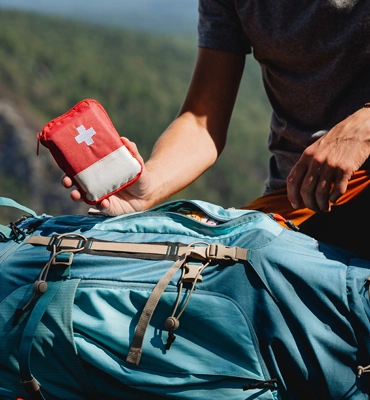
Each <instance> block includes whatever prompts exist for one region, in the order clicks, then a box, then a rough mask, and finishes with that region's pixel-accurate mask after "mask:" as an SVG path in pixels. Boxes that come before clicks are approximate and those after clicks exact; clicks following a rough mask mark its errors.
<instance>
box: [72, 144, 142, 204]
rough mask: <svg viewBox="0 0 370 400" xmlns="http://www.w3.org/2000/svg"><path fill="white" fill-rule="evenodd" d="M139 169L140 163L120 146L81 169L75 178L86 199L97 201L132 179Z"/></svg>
mask: <svg viewBox="0 0 370 400" xmlns="http://www.w3.org/2000/svg"><path fill="white" fill-rule="evenodd" d="M140 170H141V165H140V163H139V162H138V161H137V160H136V158H134V157H133V156H132V155H131V153H130V152H129V151H128V150H127V148H126V147H125V146H122V147H120V148H119V149H117V150H116V151H114V152H112V153H110V154H109V155H108V156H106V157H104V158H102V159H101V160H99V161H98V162H96V163H94V164H92V165H90V167H88V168H86V169H84V170H83V171H81V172H80V173H79V174H77V175H76V176H75V179H76V182H77V183H78V184H79V185H80V186H81V187H82V188H83V190H84V191H85V192H86V193H87V196H86V197H87V199H88V200H90V201H97V200H98V199H100V198H101V197H104V196H106V195H107V194H108V193H111V192H113V191H115V190H117V189H118V188H119V187H121V186H123V185H124V184H126V183H127V182H129V181H131V180H132V179H134V178H135V176H136V175H137V174H138V173H140Z"/></svg>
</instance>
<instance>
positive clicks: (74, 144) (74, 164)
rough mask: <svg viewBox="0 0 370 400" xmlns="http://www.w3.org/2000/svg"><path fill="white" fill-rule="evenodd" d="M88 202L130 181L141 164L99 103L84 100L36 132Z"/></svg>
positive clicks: (139, 170)
mask: <svg viewBox="0 0 370 400" xmlns="http://www.w3.org/2000/svg"><path fill="white" fill-rule="evenodd" d="M37 139H38V142H41V144H42V145H44V146H45V147H47V148H48V149H49V150H50V152H51V154H52V156H53V157H54V159H55V161H56V162H57V164H58V165H59V167H60V168H61V169H62V170H63V171H64V172H65V173H66V174H67V175H68V176H69V177H70V178H71V179H72V180H73V182H74V184H75V185H76V186H77V187H78V189H79V190H80V192H81V194H82V196H83V198H84V200H85V201H86V203H88V204H97V203H99V202H101V201H102V200H103V199H105V198H107V197H109V196H111V195H112V194H113V193H116V192H118V191H119V190H122V189H123V188H125V187H127V186H129V185H131V184H132V183H134V182H135V181H136V180H137V179H138V178H139V176H140V174H141V171H142V165H141V163H140V162H139V160H138V159H137V158H135V157H134V156H133V155H132V154H131V152H130V151H129V150H128V149H127V147H126V146H125V145H124V144H123V143H122V141H121V139H120V136H119V134H118V132H117V131H116V129H115V127H114V126H113V123H112V121H111V120H110V118H109V116H108V114H107V112H106V111H105V110H104V108H103V106H102V105H101V104H100V103H99V102H98V101H96V100H94V99H85V100H82V101H80V102H79V103H78V104H76V105H75V106H74V107H73V108H71V109H70V110H69V111H68V112H66V113H65V114H63V115H61V116H59V117H57V118H55V119H53V120H52V121H50V122H49V123H48V124H47V125H46V126H45V127H44V129H43V130H42V131H41V132H39V133H38V134H37Z"/></svg>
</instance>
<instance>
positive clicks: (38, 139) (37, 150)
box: [36, 132, 41, 156]
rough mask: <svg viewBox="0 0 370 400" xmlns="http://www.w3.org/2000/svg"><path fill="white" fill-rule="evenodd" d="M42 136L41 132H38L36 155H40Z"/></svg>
mask: <svg viewBox="0 0 370 400" xmlns="http://www.w3.org/2000/svg"><path fill="white" fill-rule="evenodd" d="M40 136H41V132H39V133H38V134H37V136H36V137H37V145H36V155H37V156H38V155H39V152H40Z"/></svg>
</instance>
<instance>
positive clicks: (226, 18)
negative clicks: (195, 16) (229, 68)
mask: <svg viewBox="0 0 370 400" xmlns="http://www.w3.org/2000/svg"><path fill="white" fill-rule="evenodd" d="M198 46H199V47H208V48H211V49H215V50H222V51H228V52H232V53H244V54H245V53H251V45H250V43H249V41H248V38H247V36H246V35H245V33H244V31H243V28H242V25H241V22H240V19H239V17H238V14H237V12H236V9H235V5H234V1H233V0H199V22H198Z"/></svg>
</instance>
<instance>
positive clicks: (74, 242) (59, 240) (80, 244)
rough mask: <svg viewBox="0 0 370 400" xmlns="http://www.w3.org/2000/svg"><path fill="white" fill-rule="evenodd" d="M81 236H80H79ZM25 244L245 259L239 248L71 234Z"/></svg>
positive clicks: (245, 253)
mask: <svg viewBox="0 0 370 400" xmlns="http://www.w3.org/2000/svg"><path fill="white" fill-rule="evenodd" d="M79 236H81V235H79ZM25 243H27V244H33V245H41V246H47V247H49V246H52V245H55V246H56V247H57V248H58V249H60V250H67V249H71V250H76V249H81V252H82V253H83V252H84V251H83V249H86V250H94V251H102V252H116V253H133V254H140V253H141V254H149V255H162V256H169V255H172V256H177V257H181V256H182V255H183V254H185V253H186V252H188V251H189V247H190V246H191V249H192V252H191V255H192V256H193V257H194V258H199V259H211V260H218V261H222V260H232V261H242V260H246V259H247V250H246V249H242V248H241V247H228V246H222V245H219V244H208V245H207V246H196V245H190V246H188V245H182V246H175V249H173V248H172V246H170V245H165V244H157V243H129V242H105V241H100V240H98V241H95V240H94V239H91V238H89V239H87V238H84V239H80V238H75V237H74V235H73V234H71V236H70V237H68V235H64V236H63V237H59V236H53V237H46V236H31V237H30V238H28V239H27V240H26V242H25Z"/></svg>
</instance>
